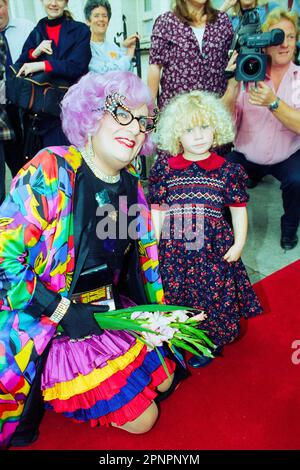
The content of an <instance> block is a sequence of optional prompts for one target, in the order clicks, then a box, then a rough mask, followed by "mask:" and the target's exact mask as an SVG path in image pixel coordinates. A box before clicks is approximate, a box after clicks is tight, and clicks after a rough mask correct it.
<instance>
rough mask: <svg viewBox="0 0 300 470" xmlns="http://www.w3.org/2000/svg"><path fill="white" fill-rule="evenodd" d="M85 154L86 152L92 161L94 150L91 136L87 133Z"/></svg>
mask: <svg viewBox="0 0 300 470" xmlns="http://www.w3.org/2000/svg"><path fill="white" fill-rule="evenodd" d="M87 152H88V155H89V157H90V159H91V160H93V157H94V150H93V142H92V134H90V133H88V141H87Z"/></svg>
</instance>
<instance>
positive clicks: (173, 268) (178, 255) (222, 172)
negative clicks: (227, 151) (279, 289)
mask: <svg viewBox="0 0 300 470" xmlns="http://www.w3.org/2000/svg"><path fill="white" fill-rule="evenodd" d="M246 181H247V176H246V173H245V172H244V170H243V169H242V167H241V166H240V165H236V164H232V163H230V162H227V161H226V160H224V159H223V158H222V157H220V156H218V155H216V154H211V156H210V157H209V158H207V159H206V160H202V161H201V162H190V161H187V160H185V159H184V157H183V156H182V155H178V156H176V157H171V158H169V160H168V161H165V160H163V161H162V160H159V161H157V162H156V164H155V165H154V166H153V168H152V170H151V172H150V176H149V192H148V202H149V203H150V204H154V205H156V204H158V205H159V206H162V205H163V204H167V205H168V212H167V214H168V215H167V216H166V217H165V221H164V226H163V232H162V238H161V241H160V245H159V257H160V258H159V259H160V270H161V276H162V280H163V286H164V291H165V299H166V302H167V303H170V304H177V305H184V306H192V307H195V308H200V309H204V311H205V313H206V314H207V319H206V320H205V321H204V322H202V323H201V328H203V329H206V330H207V331H208V334H209V336H210V338H211V339H212V340H213V341H214V343H215V344H217V345H220V346H222V345H224V344H226V343H229V342H231V341H233V340H234V339H235V338H236V337H237V336H238V334H239V321H240V317H241V316H243V317H246V318H249V317H253V316H255V315H258V314H260V313H261V312H262V309H261V306H260V304H259V301H258V299H257V297H256V295H255V293H254V290H253V288H252V286H251V284H250V281H249V278H248V275H247V272H246V269H245V266H244V265H243V263H242V261H241V260H238V261H235V262H233V263H228V262H227V261H225V260H223V256H224V255H225V253H226V252H227V251H228V249H229V248H230V247H231V246H232V245H233V243H234V237H233V232H232V229H231V226H230V224H229V223H228V221H227V220H226V218H225V216H224V213H225V208H226V206H235V207H241V206H245V205H246V203H247V201H248V195H247V193H246V190H245V187H246ZM153 208H155V207H153ZM166 208H167V207H166V206H165V209H166ZM181 227H182V229H181ZM180 234H181V235H182V236H181V238H180ZM192 234H194V240H195V242H194V243H192V242H191V240H193V237H192ZM195 235H196V237H195Z"/></svg>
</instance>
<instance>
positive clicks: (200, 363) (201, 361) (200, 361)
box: [187, 356, 214, 369]
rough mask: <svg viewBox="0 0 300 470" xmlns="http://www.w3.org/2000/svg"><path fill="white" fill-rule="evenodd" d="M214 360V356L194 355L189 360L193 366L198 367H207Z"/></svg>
mask: <svg viewBox="0 0 300 470" xmlns="http://www.w3.org/2000/svg"><path fill="white" fill-rule="evenodd" d="M213 360H214V358H213V357H207V356H192V357H191V358H190V359H189V360H188V361H187V362H188V365H189V366H191V367H195V368H196V369H198V368H199V367H205V366H207V365H208V364H210V363H211V362H212V361H213Z"/></svg>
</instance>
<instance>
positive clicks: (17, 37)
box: [0, 0, 300, 249]
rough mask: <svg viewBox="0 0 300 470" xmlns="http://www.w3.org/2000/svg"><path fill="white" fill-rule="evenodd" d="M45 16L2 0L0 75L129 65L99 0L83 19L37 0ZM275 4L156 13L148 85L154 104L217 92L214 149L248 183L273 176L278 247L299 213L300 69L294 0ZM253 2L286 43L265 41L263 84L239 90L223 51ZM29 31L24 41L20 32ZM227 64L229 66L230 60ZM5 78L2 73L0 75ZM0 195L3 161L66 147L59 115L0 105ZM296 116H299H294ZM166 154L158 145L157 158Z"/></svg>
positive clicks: (293, 240) (66, 74)
mask: <svg viewBox="0 0 300 470" xmlns="http://www.w3.org/2000/svg"><path fill="white" fill-rule="evenodd" d="M41 2H42V4H43V7H44V9H45V14H46V16H45V18H43V19H41V20H40V21H39V22H38V24H37V25H34V24H33V23H31V22H30V21H28V20H24V19H20V18H12V17H10V16H9V0H0V32H1V34H0V58H1V60H0V67H1V68H0V74H1V75H2V78H3V77H6V80H7V79H8V78H9V77H10V74H11V73H13V72H12V70H11V68H10V66H11V65H12V64H15V63H16V62H17V63H19V64H20V65H21V67H20V68H19V72H18V75H19V76H29V75H31V74H34V73H39V72H44V73H47V74H49V77H51V76H53V77H61V78H63V79H65V80H67V81H68V83H69V85H72V84H73V83H75V82H76V81H77V80H78V79H79V78H80V77H81V76H83V75H84V74H86V73H87V72H88V71H92V72H95V73H105V72H107V71H111V70H124V71H125V70H132V69H133V57H134V54H135V47H136V41H137V39H138V36H137V35H132V36H129V37H128V38H127V39H126V40H124V42H123V44H122V45H121V47H118V46H117V45H116V44H114V43H112V42H109V41H107V40H106V31H107V28H108V26H109V22H110V19H111V15H112V10H111V6H110V4H109V2H108V1H107V0H87V2H86V4H85V6H84V16H85V19H86V24H84V23H82V22H78V21H75V20H74V19H73V18H72V15H71V13H70V12H69V11H68V9H67V7H68V0H41ZM277 7H278V4H277V3H275V2H265V3H264V4H263V5H262V4H259V5H258V1H257V0H225V1H224V3H223V4H222V5H221V6H220V7H219V10H216V9H214V8H213V7H212V5H211V1H210V0H199V1H197V0H176V1H174V2H173V8H172V9H171V10H170V11H168V12H166V13H164V14H162V15H160V16H159V17H158V18H157V19H156V21H155V23H154V26H153V31H152V35H151V45H150V55H149V68H148V85H149V87H150V89H151V92H152V95H153V97H154V98H155V99H157V103H158V106H159V108H160V109H162V108H164V106H165V105H166V104H167V103H168V102H169V101H170V100H171V99H172V98H173V97H174V96H176V95H177V94H179V93H183V92H188V91H192V90H204V91H209V92H213V93H216V94H217V95H218V96H219V97H220V98H221V99H222V100H224V102H225V103H226V105H227V106H228V107H229V108H230V109H231V111H232V113H233V115H234V118H235V122H236V140H235V142H233V146H234V148H233V147H229V148H228V146H227V147H223V148H219V149H218V152H219V153H221V154H222V155H223V156H225V155H226V157H227V158H229V159H230V160H232V161H235V162H239V163H241V164H242V165H243V166H244V167H245V169H246V170H247V172H248V175H249V178H250V179H249V182H248V185H249V186H251V187H254V186H255V185H256V184H258V182H259V181H260V179H261V178H262V177H263V176H264V175H266V174H272V175H273V176H275V177H276V178H277V179H279V181H280V182H281V189H282V196H283V207H284V215H283V216H282V220H281V228H282V233H281V245H282V247H283V248H284V249H291V248H293V247H294V246H295V245H296V244H297V228H298V223H299V219H300V209H299V207H300V204H299V200H300V155H299V149H300V137H299V134H300V117H299V116H300V111H298V109H299V103H298V101H299V100H298V96H299V93H298V92H297V88H298V87H299V78H298V74H299V66H298V65H296V63H295V58H296V56H297V55H296V51H297V42H298V17H297V13H296V12H295V10H296V11H297V9H298V2H296V1H294V2H293V1H290V0H289V1H288V2H287V5H286V7H287V9H286V10H279V9H278V8H277ZM253 8H255V9H256V11H257V12H258V15H259V18H260V21H261V24H263V28H264V30H265V31H269V30H272V29H274V28H277V27H280V28H281V29H283V31H284V33H285V40H284V42H283V43H282V44H281V45H279V46H271V47H268V48H267V51H266V52H267V54H268V56H269V60H270V63H269V67H268V71H267V76H266V78H265V80H264V81H263V82H259V84H256V86H254V87H253V86H251V84H248V85H247V87H246V90H244V89H243V87H241V86H240V84H239V83H238V82H236V80H235V79H234V78H230V79H228V77H229V76H228V75H226V72H228V71H230V70H231V71H234V69H235V66H236V64H235V60H236V56H237V54H236V53H234V54H233V56H232V57H231V59H230V61H229V56H228V52H229V50H230V46H231V44H232V41H233V37H234V34H235V32H236V31H237V29H238V26H239V22H240V20H241V18H242V17H243V15H244V14H245V12H246V11H248V10H249V9H253ZM26 38H27V39H26ZM228 61H229V63H228ZM2 82H3V80H2ZM0 106H1V108H0V202H2V201H3V199H4V196H5V162H6V164H7V165H8V167H9V169H10V171H11V173H12V175H13V176H14V175H16V173H17V172H18V170H19V169H20V168H21V166H22V165H23V164H24V162H25V158H26V157H27V158H28V157H32V156H33V155H34V154H35V153H36V152H37V151H38V150H39V149H41V148H43V147H46V146H51V145H68V140H67V138H66V136H65V135H64V133H63V131H62V127H61V121H60V118H59V117H54V116H47V115H46V116H45V115H44V116H36V115H35V116H31V115H30V113H26V111H24V110H21V109H17V108H16V107H15V106H12V105H11V104H9V103H8V104H2V105H0ZM298 113H299V114H298ZM166 156H167V154H166V152H163V151H158V153H157V162H159V161H160V160H161V159H164V158H166Z"/></svg>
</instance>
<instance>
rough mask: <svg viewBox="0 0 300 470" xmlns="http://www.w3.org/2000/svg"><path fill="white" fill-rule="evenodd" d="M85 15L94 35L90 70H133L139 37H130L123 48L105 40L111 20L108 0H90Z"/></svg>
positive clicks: (98, 71) (99, 71)
mask: <svg viewBox="0 0 300 470" xmlns="http://www.w3.org/2000/svg"><path fill="white" fill-rule="evenodd" d="M84 15H85V19H86V21H87V24H88V25H89V27H90V29H91V33H92V36H91V52H92V59H91V61H90V64H89V70H90V71H92V72H97V73H105V72H109V71H112V70H122V71H128V70H131V69H132V58H133V56H134V53H135V45H136V39H137V37H138V36H137V35H135V34H134V35H132V36H129V37H128V38H127V39H126V40H125V41H124V42H123V44H122V48H120V47H118V46H117V45H116V44H114V43H113V42H109V41H107V40H106V39H105V36H106V31H107V28H108V25H109V21H110V18H111V6H110V3H109V2H108V1H107V0H88V1H87V2H86V4H85V7H84Z"/></svg>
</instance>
